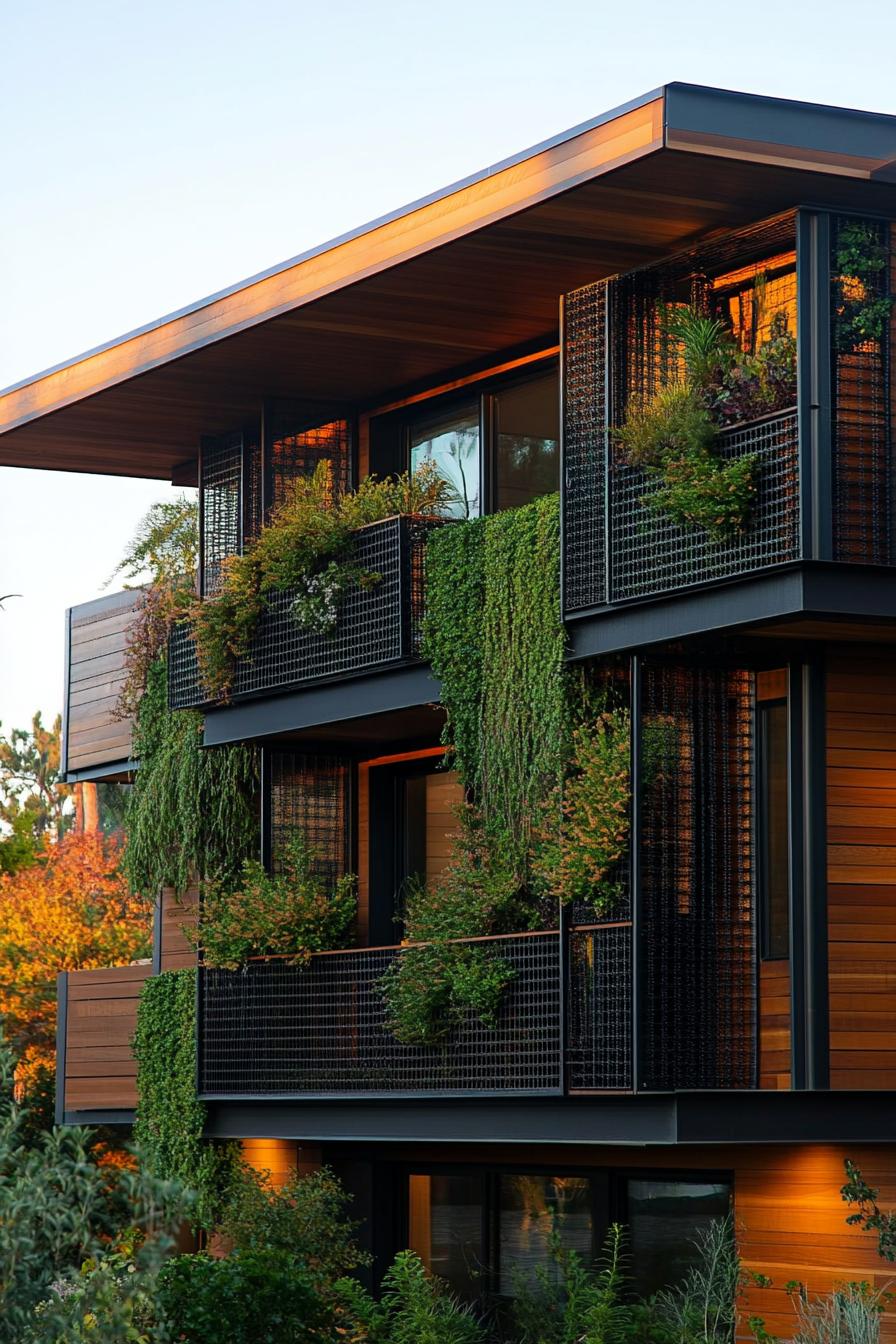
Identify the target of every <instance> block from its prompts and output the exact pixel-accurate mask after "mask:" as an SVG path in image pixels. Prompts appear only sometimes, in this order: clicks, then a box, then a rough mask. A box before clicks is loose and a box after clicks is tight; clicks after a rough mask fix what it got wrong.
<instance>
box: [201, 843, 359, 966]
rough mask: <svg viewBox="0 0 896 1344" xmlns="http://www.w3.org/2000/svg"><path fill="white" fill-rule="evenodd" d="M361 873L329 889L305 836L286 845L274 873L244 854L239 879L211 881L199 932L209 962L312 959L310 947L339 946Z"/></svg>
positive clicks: (232, 963) (320, 949)
mask: <svg viewBox="0 0 896 1344" xmlns="http://www.w3.org/2000/svg"><path fill="white" fill-rule="evenodd" d="M357 905H358V900H357V880H356V878H355V877H354V876H352V875H351V874H345V875H344V876H343V877H340V878H339V879H338V881H337V882H336V884H335V886H334V887H333V888H332V890H330V889H329V887H328V884H327V882H326V881H325V880H324V879H323V878H322V877H320V876H319V874H317V873H315V871H314V856H313V854H312V853H311V852H310V850H309V848H308V844H307V842H306V840H305V837H304V836H303V835H302V834H300V833H296V834H294V835H292V836H291V837H290V839H289V841H288V843H287V844H286V846H285V847H284V853H283V856H282V859H281V866H280V871H278V872H277V873H274V874H273V875H272V874H269V873H267V872H266V871H265V868H264V865H263V864H261V863H259V862H258V860H257V859H246V860H245V861H244V863H243V869H242V873H241V875H240V877H239V879H237V881H236V882H235V883H234V882H232V881H224V882H222V881H218V882H210V883H206V885H205V887H204V890H203V899H202V904H201V906H200V912H199V923H198V925H197V927H196V930H195V932H190V931H188V935H189V936H190V937H191V939H192V940H193V941H194V942H195V943H196V946H197V947H201V948H202V950H203V956H204V960H205V964H206V965H207V966H220V967H224V968H227V969H229V970H236V969H238V968H239V967H240V966H244V965H245V964H246V962H247V961H248V959H249V958H250V957H252V956H268V955H270V956H288V957H289V958H290V959H291V960H292V961H293V962H294V963H295V964H296V965H307V963H308V959H309V957H310V956H311V954H312V953H313V952H325V951H328V950H330V949H332V948H336V947H342V946H343V945H344V943H345V939H346V937H347V935H348V932H349V929H350V928H351V925H352V921H353V920H354V918H355V915H356V914H357Z"/></svg>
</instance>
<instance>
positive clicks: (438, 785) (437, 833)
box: [426, 770, 464, 882]
mask: <svg viewBox="0 0 896 1344" xmlns="http://www.w3.org/2000/svg"><path fill="white" fill-rule="evenodd" d="M463 800H464V791H463V789H462V788H461V783H460V779H459V778H458V774H457V771H456V770H440V771H438V772H437V773H436V774H433V775H427V777H426V880H427V882H437V881H438V879H439V876H440V875H441V873H442V871H443V870H444V869H445V868H446V867H447V865H448V863H449V862H450V860H451V858H452V857H453V854H454V841H455V839H456V837H457V832H458V822H457V809H458V808H459V807H460V805H461V803H462V802H463Z"/></svg>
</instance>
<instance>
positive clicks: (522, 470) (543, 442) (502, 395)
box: [494, 374, 560, 510]
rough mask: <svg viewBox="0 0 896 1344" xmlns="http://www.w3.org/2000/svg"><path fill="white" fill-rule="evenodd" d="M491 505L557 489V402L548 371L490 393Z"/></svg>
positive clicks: (508, 505) (510, 504)
mask: <svg viewBox="0 0 896 1344" xmlns="http://www.w3.org/2000/svg"><path fill="white" fill-rule="evenodd" d="M494 400H495V417H494V424H495V468H494V470H495V508H496V509H498V510H500V509H515V508H518V507H519V506H520V505H521V504H528V503H529V501H530V500H532V499H536V498H537V497H538V496H539V495H546V494H549V493H550V492H551V491H552V490H557V489H558V488H559V481H560V406H559V397H558V389H557V379H556V377H555V376H554V375H553V374H548V375H547V376H546V377H541V378H531V379H529V380H528V381H527V382H524V383H517V384H516V385H515V386H511V387H508V388H506V389H505V390H504V391H499V392H496V393H495V398H494Z"/></svg>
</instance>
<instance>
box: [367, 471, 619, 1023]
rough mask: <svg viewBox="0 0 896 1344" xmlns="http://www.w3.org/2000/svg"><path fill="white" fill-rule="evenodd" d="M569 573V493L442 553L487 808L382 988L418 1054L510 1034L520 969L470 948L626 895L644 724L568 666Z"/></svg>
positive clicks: (468, 527) (446, 680)
mask: <svg viewBox="0 0 896 1344" xmlns="http://www.w3.org/2000/svg"><path fill="white" fill-rule="evenodd" d="M559 569H560V536H559V507H558V500H557V497H556V496H546V497H544V498H542V499H538V500H536V501H535V502H534V503H532V504H529V505H526V506H525V507H524V508H521V509H517V510H513V511H508V512H506V513H501V514H497V515H495V516H493V517H488V518H484V519H478V520H476V521H474V522H470V523H463V524H457V525H456V526H452V527H450V528H444V529H440V530H439V531H438V532H436V533H434V534H433V535H432V536H431V537H430V539H429V541H428V544H427V608H426V612H427V614H426V620H425V627H424V653H425V656H426V657H428V659H429V661H430V662H431V664H432V667H433V671H434V673H435V675H436V676H437V677H438V678H439V680H440V681H441V683H442V702H443V704H444V706H445V708H446V710H447V723H446V727H445V733H444V738H443V740H444V742H445V744H446V747H447V748H448V752H447V754H448V759H449V762H450V763H451V764H453V765H454V766H455V767H456V768H457V770H458V772H459V774H460V777H461V780H462V782H463V784H464V787H465V789H466V790H467V793H468V797H469V798H470V799H471V800H472V801H471V802H470V803H469V804H468V805H467V806H466V807H465V809H464V810H463V812H462V814H461V818H460V820H461V829H460V837H459V839H458V841H457V844H456V857H455V859H454V862H452V863H451V864H450V865H449V866H448V867H447V869H446V870H445V872H444V873H443V874H442V875H441V877H440V878H439V880H438V881H437V882H433V883H431V884H429V885H418V886H416V887H414V888H413V889H412V890H411V891H410V893H409V894H408V899H407V908H406V912H405V930H406V938H407V939H408V941H409V942H411V943H412V944H417V945H415V946H411V947H409V948H407V949H406V950H405V951H403V952H402V953H401V955H400V956H399V957H398V958H397V959H396V960H395V962H394V963H393V965H392V967H391V968H390V970H389V971H388V973H387V974H386V976H385V977H384V980H383V982H382V988H383V992H384V995H385V998H386V1004H387V1012H388V1021H389V1025H390V1029H391V1030H392V1032H393V1034H394V1035H395V1036H396V1037H397V1038H398V1039H399V1040H400V1041H403V1042H405V1043H408V1044H435V1043H438V1042H441V1041H444V1040H445V1039H446V1038H447V1036H449V1035H450V1033H451V1031H452V1029H453V1028H454V1027H455V1026H456V1024H457V1022H458V1021H459V1020H460V1019H462V1018H463V1016H464V1015H465V1014H466V1013H468V1012H470V1011H472V1012H473V1013H474V1014H475V1015H476V1016H478V1017H479V1019H480V1020H481V1021H482V1022H483V1023H485V1024H486V1025H487V1026H490V1027H493V1026H494V1025H495V1024H496V1021H497V1013H498V1009H499V1007H500V1003H501V999H502V997H503V995H504V992H505V991H506V989H507V987H508V985H509V984H510V983H511V982H512V980H513V976H514V972H513V968H512V967H511V966H510V964H509V963H508V962H507V961H506V960H505V959H504V958H502V957H500V956H499V955H498V954H497V953H496V952H495V951H494V949H493V948H492V947H491V946H490V945H489V944H482V943H479V944H470V943H465V942H463V941H461V940H464V939H469V938H473V937H477V936H482V935H487V934H496V935H497V934H509V933H516V932H521V931H524V930H527V929H534V928H538V927H540V926H542V924H543V921H544V900H545V898H547V899H548V900H549V901H554V902H555V901H556V899H557V897H558V895H559V896H560V898H561V899H562V900H564V901H566V900H572V899H574V898H577V897H584V896H585V895H586V894H587V896H588V897H590V898H592V899H593V901H594V903H595V904H596V905H597V906H598V908H600V909H602V910H603V909H609V908H610V907H611V905H612V902H613V899H614V898H615V897H616V896H618V885H617V883H616V880H615V875H614V867H615V866H616V865H618V862H619V860H620V858H621V857H622V856H623V854H624V852H625V847H626V844H627V837H628V818H627V804H628V784H627V761H628V736H629V734H628V719H627V716H626V714H625V712H624V710H620V709H619V708H616V707H612V706H610V705H609V704H601V703H598V700H596V699H595V696H594V695H593V693H591V692H589V690H588V688H587V687H586V686H585V685H584V684H583V682H582V679H581V676H580V675H579V674H573V673H571V672H569V671H568V669H567V667H566V665H565V662H564V654H565V633H564V629H563V624H562V621H561V619H560V606H559ZM577 726H578V731H576V728H577ZM604 770H605V771H606V772H607V773H606V778H603V777H602V776H601V771H604ZM566 788H568V789H569V796H568V800H567V801H564V791H565V789H566Z"/></svg>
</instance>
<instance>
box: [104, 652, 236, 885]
mask: <svg viewBox="0 0 896 1344" xmlns="http://www.w3.org/2000/svg"><path fill="white" fill-rule="evenodd" d="M134 752H135V755H136V756H137V759H138V760H139V762H140V766H139V769H138V770H137V773H136V777H135V781H134V785H133V788H132V790H131V795H130V798H129V800H128V810H127V818H126V829H127V836H128V842H127V847H126V850H125V856H124V865H125V872H126V874H127V877H128V881H129V883H130V886H131V890H132V891H135V892H139V893H141V894H142V895H144V896H145V897H146V898H147V899H150V900H152V899H155V896H156V893H157V892H158V891H159V889H160V888H161V887H174V888H175V890H177V891H179V892H182V891H184V890H186V888H187V886H188V885H189V883H190V882H191V881H192V880H194V879H195V877H196V875H197V874H200V875H202V876H207V877H216V878H228V877H231V876H235V875H236V874H238V873H239V871H240V867H241V865H242V863H243V861H244V860H245V859H247V858H250V857H252V856H254V855H256V854H257V853H258V844H259V831H258V806H257V797H258V757H257V752H256V751H255V749H254V748H251V747H246V746H242V745H235V746H225V747H203V745H202V716H201V715H200V714H198V713H196V712H195V711H194V710H176V711H172V710H169V708H168V686H167V658H166V656H165V655H164V654H163V655H162V656H161V657H160V658H157V659H156V661H155V662H154V663H153V664H152V665H151V667H150V669H149V674H148V676H147V681H146V690H145V692H144V694H143V698H142V700H141V701H140V707H139V710H138V714H137V720H136V726H135V732H134Z"/></svg>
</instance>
